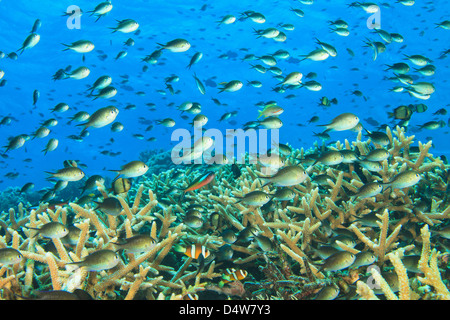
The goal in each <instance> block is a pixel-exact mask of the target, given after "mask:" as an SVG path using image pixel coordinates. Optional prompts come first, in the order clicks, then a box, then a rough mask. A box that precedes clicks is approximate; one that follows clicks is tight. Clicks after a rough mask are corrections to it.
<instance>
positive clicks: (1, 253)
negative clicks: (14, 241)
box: [0, 248, 23, 266]
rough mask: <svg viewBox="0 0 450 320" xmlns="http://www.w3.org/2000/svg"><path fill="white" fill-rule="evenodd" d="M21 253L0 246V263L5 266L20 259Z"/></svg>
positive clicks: (21, 257)
mask: <svg viewBox="0 0 450 320" xmlns="http://www.w3.org/2000/svg"><path fill="white" fill-rule="evenodd" d="M22 259H23V256H22V254H21V253H20V252H19V251H18V250H16V249H14V248H0V265H3V266H6V265H10V264H16V263H19V262H20V261H22Z"/></svg>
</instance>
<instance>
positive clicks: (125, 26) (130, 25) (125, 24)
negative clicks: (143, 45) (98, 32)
mask: <svg viewBox="0 0 450 320" xmlns="http://www.w3.org/2000/svg"><path fill="white" fill-rule="evenodd" d="M116 21H117V26H115V27H113V28H110V29H111V30H113V31H112V33H115V32H122V33H131V32H134V31H136V30H137V29H138V28H139V23H137V22H136V21H135V20H133V19H124V20H116Z"/></svg>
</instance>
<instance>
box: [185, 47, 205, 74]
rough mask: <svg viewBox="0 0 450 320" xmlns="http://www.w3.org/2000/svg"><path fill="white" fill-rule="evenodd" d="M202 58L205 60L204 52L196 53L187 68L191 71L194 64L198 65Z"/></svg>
mask: <svg viewBox="0 0 450 320" xmlns="http://www.w3.org/2000/svg"><path fill="white" fill-rule="evenodd" d="M202 58H203V53H202V52H196V53H194V55H193V56H192V58H191V61H189V64H188V65H187V66H186V68H188V69H190V68H191V67H192V66H193V65H194V64H196V63H198V62H199V61H200V60H201V59H202ZM194 77H195V76H194Z"/></svg>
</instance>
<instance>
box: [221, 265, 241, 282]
mask: <svg viewBox="0 0 450 320" xmlns="http://www.w3.org/2000/svg"><path fill="white" fill-rule="evenodd" d="M247 274H248V272H247V271H245V270H242V269H239V270H236V269H234V268H231V269H230V268H227V269H226V270H225V273H224V274H223V276H222V281H221V282H220V283H221V284H225V283H228V282H232V281H238V280H242V279H245V277H247Z"/></svg>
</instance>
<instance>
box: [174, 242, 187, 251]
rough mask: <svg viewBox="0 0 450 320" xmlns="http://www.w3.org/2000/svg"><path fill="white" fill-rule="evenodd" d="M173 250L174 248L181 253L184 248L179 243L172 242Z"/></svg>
mask: <svg viewBox="0 0 450 320" xmlns="http://www.w3.org/2000/svg"><path fill="white" fill-rule="evenodd" d="M173 250H174V251H175V252H181V253H183V252H184V251H185V250H186V249H185V248H184V247H183V246H182V245H181V244H179V243H177V244H174V245H173Z"/></svg>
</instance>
